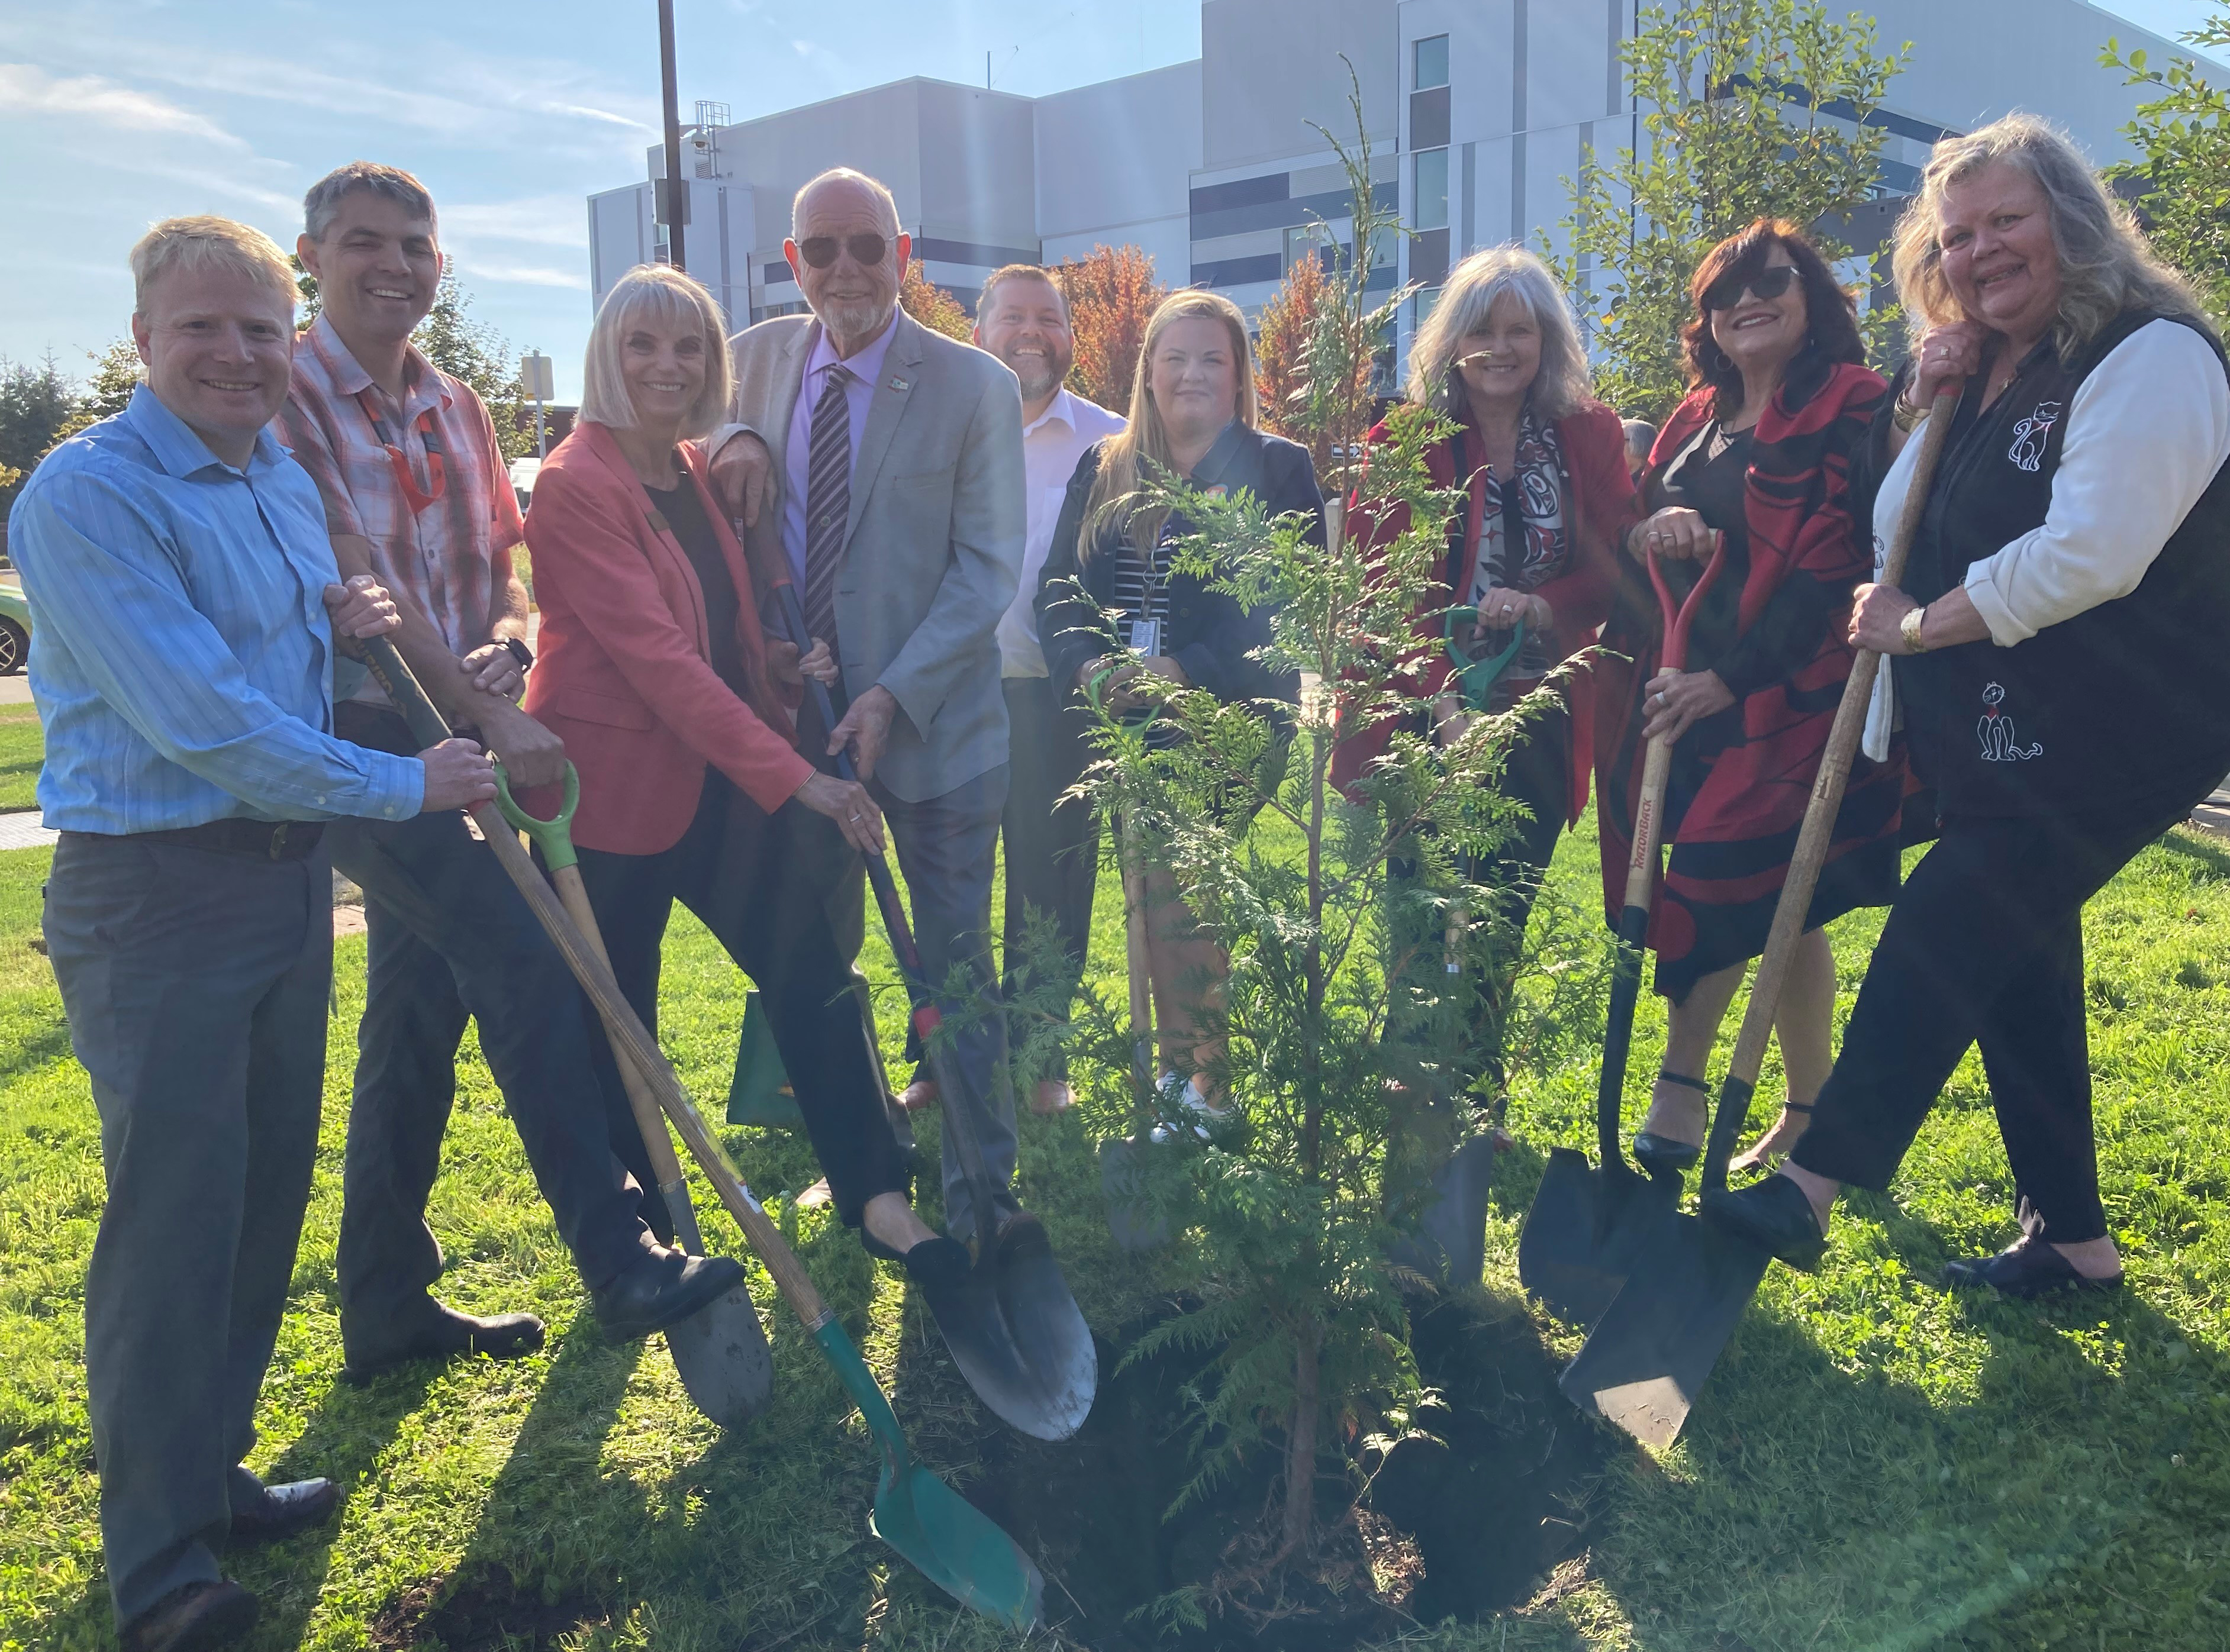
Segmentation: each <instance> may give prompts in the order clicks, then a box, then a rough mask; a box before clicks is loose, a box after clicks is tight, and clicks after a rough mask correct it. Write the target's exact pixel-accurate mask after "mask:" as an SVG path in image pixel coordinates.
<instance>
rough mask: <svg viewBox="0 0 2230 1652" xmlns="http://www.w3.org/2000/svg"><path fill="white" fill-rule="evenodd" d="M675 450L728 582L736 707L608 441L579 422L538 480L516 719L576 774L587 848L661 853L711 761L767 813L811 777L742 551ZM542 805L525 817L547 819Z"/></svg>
mask: <svg viewBox="0 0 2230 1652" xmlns="http://www.w3.org/2000/svg"><path fill="white" fill-rule="evenodd" d="M681 452H682V453H683V455H684V457H685V459H686V462H687V466H688V472H689V476H690V479H691V480H692V481H693V483H694V484H695V485H696V488H697V492H698V496H699V498H701V499H702V500H703V501H704V505H705V515H706V518H707V519H708V520H710V521H711V523H712V530H713V531H714V532H715V533H716V534H718V535H719V540H720V551H721V554H722V555H723V556H725V557H726V559H727V563H728V575H729V577H730V578H731V579H732V580H733V581H734V582H735V586H736V633H737V640H738V642H739V643H740V644H741V645H742V648H743V658H744V662H745V667H746V669H747V670H748V671H749V672H750V674H751V694H750V697H749V700H748V702H746V701H745V700H744V699H739V698H738V697H737V696H736V693H735V691H733V690H732V689H731V688H730V687H729V686H728V685H727V684H725V682H723V681H722V680H721V679H720V678H719V675H718V674H717V673H715V672H714V671H713V670H712V665H711V664H710V642H709V640H708V638H707V634H706V628H705V592H704V588H703V587H702V586H701V585H699V583H698V581H697V573H696V570H695V569H693V568H692V567H690V565H689V558H688V556H687V554H686V553H685V552H684V551H683V550H682V549H681V545H680V542H679V541H678V540H676V539H675V538H674V534H673V532H672V530H670V529H668V528H667V525H666V523H665V520H664V519H663V518H662V517H658V516H656V515H655V514H654V511H653V510H652V506H651V502H650V495H649V494H648V493H647V492H644V491H643V486H642V484H641V482H640V481H639V480H637V479H636V477H635V471H634V469H633V467H632V466H629V465H628V462H627V459H626V457H625V456H624V455H623V454H622V453H621V452H620V448H619V444H618V443H617V442H616V441H615V440H612V435H611V433H610V432H609V430H607V429H605V428H604V427H603V426H602V425H597V424H586V423H584V424H582V425H581V426H579V427H577V428H576V429H575V430H574V432H573V434H571V435H570V436H568V437H566V438H565V440H564V441H562V442H560V443H559V444H558V451H557V452H556V453H552V454H551V455H550V457H549V459H548V460H546V461H545V463H544V465H543V466H542V470H541V473H540V474H539V475H538V476H537V477H536V478H535V481H534V505H533V508H532V510H531V511H528V512H527V516H526V543H527V547H528V549H529V550H530V551H531V552H532V555H533V558H534V595H535V601H536V602H537V604H538V606H539V607H540V608H541V610H542V630H541V633H540V652H538V654H537V656H536V659H535V665H534V670H533V672H532V673H531V674H530V675H529V676H528V678H527V687H526V710H528V712H530V713H531V714H532V716H534V717H537V718H538V719H539V720H540V721H541V722H542V723H545V724H546V725H547V726H548V727H549V728H550V729H551V730H553V731H554V732H556V733H557V735H558V736H559V737H560V738H561V739H563V740H564V742H565V754H566V755H567V756H569V757H570V758H571V759H572V760H573V762H574V765H575V766H576V767H577V768H579V770H580V771H581V807H580V812H579V813H577V814H576V815H575V816H574V817H573V840H574V842H576V843H577V844H579V845H581V846H582V847H583V848H587V849H602V850H607V851H609V852H612V853H615V854H623V855H653V854H656V853H658V852H660V851H661V850H664V849H670V848H672V847H673V846H674V845H675V844H676V843H678V842H680V839H681V834H682V833H683V832H685V831H686V830H687V829H688V826H689V822H690V820H692V819H693V817H694V816H695V814H696V813H697V803H698V800H699V797H701V796H702V795H703V793H704V787H705V770H706V766H707V765H708V764H709V765H710V766H711V767H712V768H717V769H719V771H720V772H721V773H722V774H723V775H726V776H727V777H728V778H729V779H730V780H731V781H734V782H735V784H736V787H737V789H738V790H739V791H741V792H742V793H743V794H744V795H745V796H747V797H749V798H750V799H751V800H752V801H753V802H755V803H757V805H758V806H759V807H761V808H763V809H766V810H768V811H769V812H772V811H773V810H774V809H776V808H777V807H780V806H781V804H782V802H783V800H784V799H786V798H788V797H789V796H790V794H792V793H794V792H796V790H797V788H798V787H800V786H802V785H803V784H804V783H805V779H806V776H807V775H810V774H811V773H812V772H813V766H812V765H811V764H810V763H809V762H806V760H805V759H804V758H803V757H802V756H800V755H798V753H797V751H796V747H795V743H794V742H795V741H796V729H795V725H794V724H793V723H791V720H790V714H789V710H788V709H787V708H786V706H785V705H784V704H783V697H782V696H781V695H779V694H777V692H776V691H775V688H774V685H773V683H772V681H771V679H770V677H769V675H768V672H767V666H766V649H765V646H764V642H763V641H762V640H761V637H760V633H759V617H758V605H757V602H756V601H754V599H753V596H752V586H751V570H750V569H749V568H748V567H747V566H746V565H745V563H744V551H743V547H742V546H741V545H739V544H738V543H736V537H735V534H734V532H733V531H732V530H731V529H730V528H729V525H728V519H727V511H725V509H724V508H723V507H722V506H721V505H719V502H718V501H717V499H716V498H714V496H713V494H712V490H711V488H710V487H709V486H707V485H706V479H705V462H704V460H703V457H702V456H701V455H700V454H699V453H698V451H697V449H696V447H695V445H694V444H693V443H684V444H683V445H682V448H681ZM550 802H551V800H550V799H549V798H547V797H543V798H538V800H536V801H534V802H532V803H530V804H529V805H528V807H531V808H533V809H534V810H535V811H536V812H537V813H549V806H550Z"/></svg>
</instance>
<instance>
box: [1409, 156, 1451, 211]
mask: <svg viewBox="0 0 2230 1652" xmlns="http://www.w3.org/2000/svg"><path fill="white" fill-rule="evenodd" d="M1415 168H1416V170H1415V175H1414V182H1415V193H1414V194H1413V195H1412V196H1411V197H1410V199H1411V202H1412V204H1413V209H1412V213H1411V220H1410V221H1411V223H1412V224H1413V226H1414V227H1415V228H1419V229H1446V228H1447V227H1448V151H1446V150H1445V149H1428V150H1421V151H1419V152H1418V154H1417V157H1416V159H1415Z"/></svg>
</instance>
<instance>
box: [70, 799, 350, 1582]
mask: <svg viewBox="0 0 2230 1652" xmlns="http://www.w3.org/2000/svg"><path fill="white" fill-rule="evenodd" d="M45 927H46V935H47V950H48V957H49V958H50V959H51V960H52V961H53V963H54V967H55V979H56V980H57V981H59V982H60V983H61V994H62V1007H63V1010H64V1012H66V1013H67V1014H68V1017H69V1029H70V1044H71V1047H72V1048H73V1049H74V1051H76V1052H77V1058H78V1060H79V1061H81V1063H83V1064H84V1065H85V1069H86V1072H87V1076H88V1077H90V1078H91V1079H92V1081H93V1105H94V1106H95V1107H96V1108H97V1109H99V1111H100V1147H101V1161H102V1166H103V1168H104V1169H105V1171H106V1175H107V1183H108V1198H107V1203H106V1206H105V1208H104V1209H103V1210H102V1212H101V1218H100V1235H99V1237H98V1238H97V1239H96V1240H95V1242H94V1244H93V1264H92V1267H91V1268H90V1269H89V1270H87V1275H86V1283H85V1366H86V1386H87V1408H88V1410H89V1411H90V1412H91V1414H92V1420H93V1455H94V1457H95V1460H96V1461H97V1462H98V1463H99V1465H100V1535H101V1546H102V1548H103V1550H104V1552H106V1557H107V1567H108V1587H109V1596H110V1599H111V1601H112V1602H113V1604H114V1606H115V1609H116V1617H117V1622H118V1623H119V1624H121V1623H126V1622H128V1621H129V1620H130V1619H131V1618H132V1617H136V1616H137V1615H139V1613H140V1612H142V1611H145V1610H146V1609H147V1608H148V1607H150V1606H151V1605H153V1604H155V1603H156V1602H157V1601H158V1600H160V1599H161V1598H162V1597H164V1595H166V1594H168V1593H170V1592H171V1591H172V1590H174V1589H177V1588H180V1587H182V1586H183V1585H186V1584H190V1583H199V1582H207V1581H211V1580H214V1579H215V1578H216V1577H217V1576H218V1572H217V1561H216V1557H217V1555H218V1553H219V1552H221V1551H222V1548H223V1546H224V1542H225V1538H226V1535H227V1533H228V1532H229V1529H230V1527H231V1521H232V1510H231V1501H230V1493H229V1485H230V1484H232V1483H233V1476H232V1473H231V1471H232V1469H234V1467H235V1464H237V1463H238V1462H240V1460H241V1459H242V1457H244V1456H247V1454H248V1448H249V1447H250V1446H252V1445H253V1444H254V1443H255V1398H256V1393H257V1391H258V1390H259V1388H260V1387H261V1385H262V1380H263V1372H264V1367H265V1366H267V1365H268V1364H269V1363H270V1360H271V1349H272V1345H273V1344H274V1342H275V1341H276V1340H278V1335H279V1321H280V1315H281V1314H282V1313H283V1312H284V1311H285V1308H286V1305H287V1285H288V1282H289V1281H290V1280H291V1279H292V1278H293V1271H294V1249H295V1245H296V1243H297V1241H298V1240H299V1239H300V1237H301V1231H302V1211H303V1208H304V1206H305V1205H306V1204H307V1203H308V1201H309V1195H310V1170H311V1163H312V1160H313V1158H314V1157H315V1154H316V1152H317V1145H318V1109H319V1099H320V1096H321V1094H322V1091H323V1089H324V1084H325V994H326V989H327V987H328V984H329V983H330V981H331V980H332V955H333V934H332V874H331V871H329V869H328V867H327V864H326V861H325V856H324V855H323V854H322V853H319V854H315V855H313V856H311V857H310V858H308V859H306V860H301V861H284V862H274V861H269V860H258V859H253V858H249V857H248V856H245V855H229V854H218V853H214V852H209V851H207V850H202V849H194V848H187V847H183V846H179V845H164V844H148V843H145V842H142V841H139V840H138V839H132V838H103V837H94V836H89V835H87V834H83V833H79V832H65V833H64V834H63V836H62V839H61V843H60V845H57V847H56V848H55V861H54V870H53V871H52V872H51V873H50V874H49V877H48V884H47V907H46V925H45Z"/></svg>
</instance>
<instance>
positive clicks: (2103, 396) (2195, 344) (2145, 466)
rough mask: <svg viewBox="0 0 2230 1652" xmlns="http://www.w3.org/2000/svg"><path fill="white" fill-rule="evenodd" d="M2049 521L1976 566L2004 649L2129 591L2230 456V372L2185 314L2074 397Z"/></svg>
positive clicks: (2156, 325)
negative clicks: (2229, 374)
mask: <svg viewBox="0 0 2230 1652" xmlns="http://www.w3.org/2000/svg"><path fill="white" fill-rule="evenodd" d="M2066 416H2067V437H2066V447H2065V448H2064V449H2063V451H2062V453H2061V454H2060V460H2059V469H2058V470H2057V471H2056V472H2053V478H2052V504H2051V506H2050V508H2049V509H2048V510H2047V511H2046V513H2045V518H2044V525H2043V526H2042V527H2040V528H2038V529H2035V530H2033V531H2031V532H2028V533H2026V534H2023V535H2022V536H2021V537H2020V538H2018V539H2016V540H2014V541H2013V542H2012V543H2010V544H2008V545H2007V546H2005V547H2004V548H2003V549H2002V550H1999V551H1997V552H1995V554H1994V555H1991V556H1986V557H1984V558H1983V559H1982V561H1980V562H1975V564H1973V565H1972V566H1971V567H1969V569H1968V570H1967V578H1966V589H1967V595H1968V598H1969V600H1970V601H1972V602H1973V603H1974V605H1975V612H1976V613H1978V614H1981V615H1982V620H1983V623H1984V624H1986V625H1988V627H1989V628H1990V640H1992V641H1993V642H1995V643H1996V644H1997V645H1998V646H1999V647H2001V648H2010V647H2012V646H2014V644H2015V643H2017V642H2024V641H2026V640H2028V639H2029V638H2031V637H2033V636H2034V635H2035V634H2036V633H2038V632H2040V631H2041V630H2043V629H2044V628H2045V627H2046V626H2054V625H2058V624H2059V622H2060V621H2061V620H2072V619H2073V618H2074V617H2075V616H2076V615H2077V614H2081V613H2083V612H2084V611H2085V610H2086V609H2089V608H2094V607H2098V605H2099V604H2100V603H2101V602H2111V601H2113V600H2114V599H2115V598H2117V597H2122V596H2127V595H2129V594H2130V592H2131V591H2134V590H2136V589H2137V585H2138V583H2139V582H2141V581H2142V580H2143V578H2144V576H2145V570H2146V569H2149V568H2150V567H2151V566H2152V564H2153V558H2154V557H2156V556H2159V555H2160V552H2161V547H2162V546H2163V545H2165V544H2166V543H2168V541H2169V536H2170V535H2171V534H2173V533H2174V532H2175V530H2176V529H2177V527H2178V526H2179V525H2180V524H2182V521H2183V519H2184V517H2187V516H2188V515H2189V514H2190V512H2191V507H2192V506H2193V505H2196V504H2197V503H2198V502H2199V496H2200V495H2201V494H2202V493H2204V492H2206V491H2207V485H2208V484H2209V483H2210V482H2212V481H2213V480H2214V477H2215V473H2216V472H2218V471H2220V469H2221V468H2222V466H2223V462H2224V460H2226V459H2230V377H2226V376H2225V375H2224V372H2223V368H2222V363H2221V362H2220V361H2219V360H2218V359H2217V358H2216V357H2215V354H2214V350H2212V349H2210V348H2209V347H2208V345H2207V341H2206V340H2205V339H2204V338H2202V337H2200V336H2199V334H2198V333H2196V332H2195V331H2193V330H2192V329H2191V328H2189V327H2187V326H2184V325H2182V324H2181V323H2178V322H2174V321H2154V322H2150V323H2148V324H2147V325H2144V326H2143V327H2140V328H2138V329H2137V331H2135V332H2133V333H2131V334H2130V336H2129V337H2127V338H2125V339H2124V340H2123V341H2122V342H2121V343H2120V344H2117V345H2116V346H2115V348H2114V349H2113V350H2111V351H2110V352H2108V354H2107V356H2106V358H2105V360H2104V361H2102V362H2101V363H2098V367H2097V368H2096V369H2095V370H2093V371H2092V372H2091V376H2089V377H2088V378H2086V379H2085V380H2084V381H2083V382H2082V384H2081V385H2080V386H2079V387H2078V388H2077V389H2076V392H2075V397H2074V400H2073V402H2072V404H2071V405H2070V406H2069V408H2068V410H2067V415H2066Z"/></svg>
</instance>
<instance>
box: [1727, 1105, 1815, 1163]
mask: <svg viewBox="0 0 2230 1652" xmlns="http://www.w3.org/2000/svg"><path fill="white" fill-rule="evenodd" d="M1781 1110H1782V1112H1784V1113H1801V1114H1803V1115H1805V1116H1806V1117H1810V1116H1811V1113H1812V1103H1811V1102H1782V1104H1781ZM1775 1128H1779V1122H1778V1121H1776V1124H1775ZM1772 1134H1773V1131H1772V1130H1768V1131H1767V1132H1766V1133H1765V1135H1772ZM1802 1139H1803V1132H1802V1131H1801V1130H1800V1131H1798V1132H1797V1140H1798V1141H1801V1140H1802ZM1758 1140H1759V1141H1764V1140H1765V1136H1760V1137H1759V1138H1758ZM1795 1145H1796V1143H1795V1141H1792V1142H1790V1143H1789V1147H1779V1148H1776V1150H1775V1151H1773V1152H1772V1153H1770V1154H1766V1155H1765V1156H1764V1157H1763V1158H1760V1157H1756V1156H1755V1155H1756V1153H1757V1148H1756V1147H1755V1146H1752V1147H1747V1148H1745V1149H1744V1150H1743V1151H1742V1152H1741V1153H1738V1154H1736V1155H1735V1156H1734V1158H1733V1159H1732V1160H1731V1161H1730V1162H1729V1163H1728V1165H1727V1168H1728V1169H1729V1170H1732V1171H1739V1172H1742V1173H1745V1174H1746V1173H1749V1172H1750V1171H1753V1170H1758V1171H1764V1172H1767V1173H1771V1172H1773V1171H1775V1170H1777V1169H1779V1168H1780V1167H1781V1161H1782V1160H1783V1159H1786V1158H1787V1157H1789V1148H1790V1147H1795Z"/></svg>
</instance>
